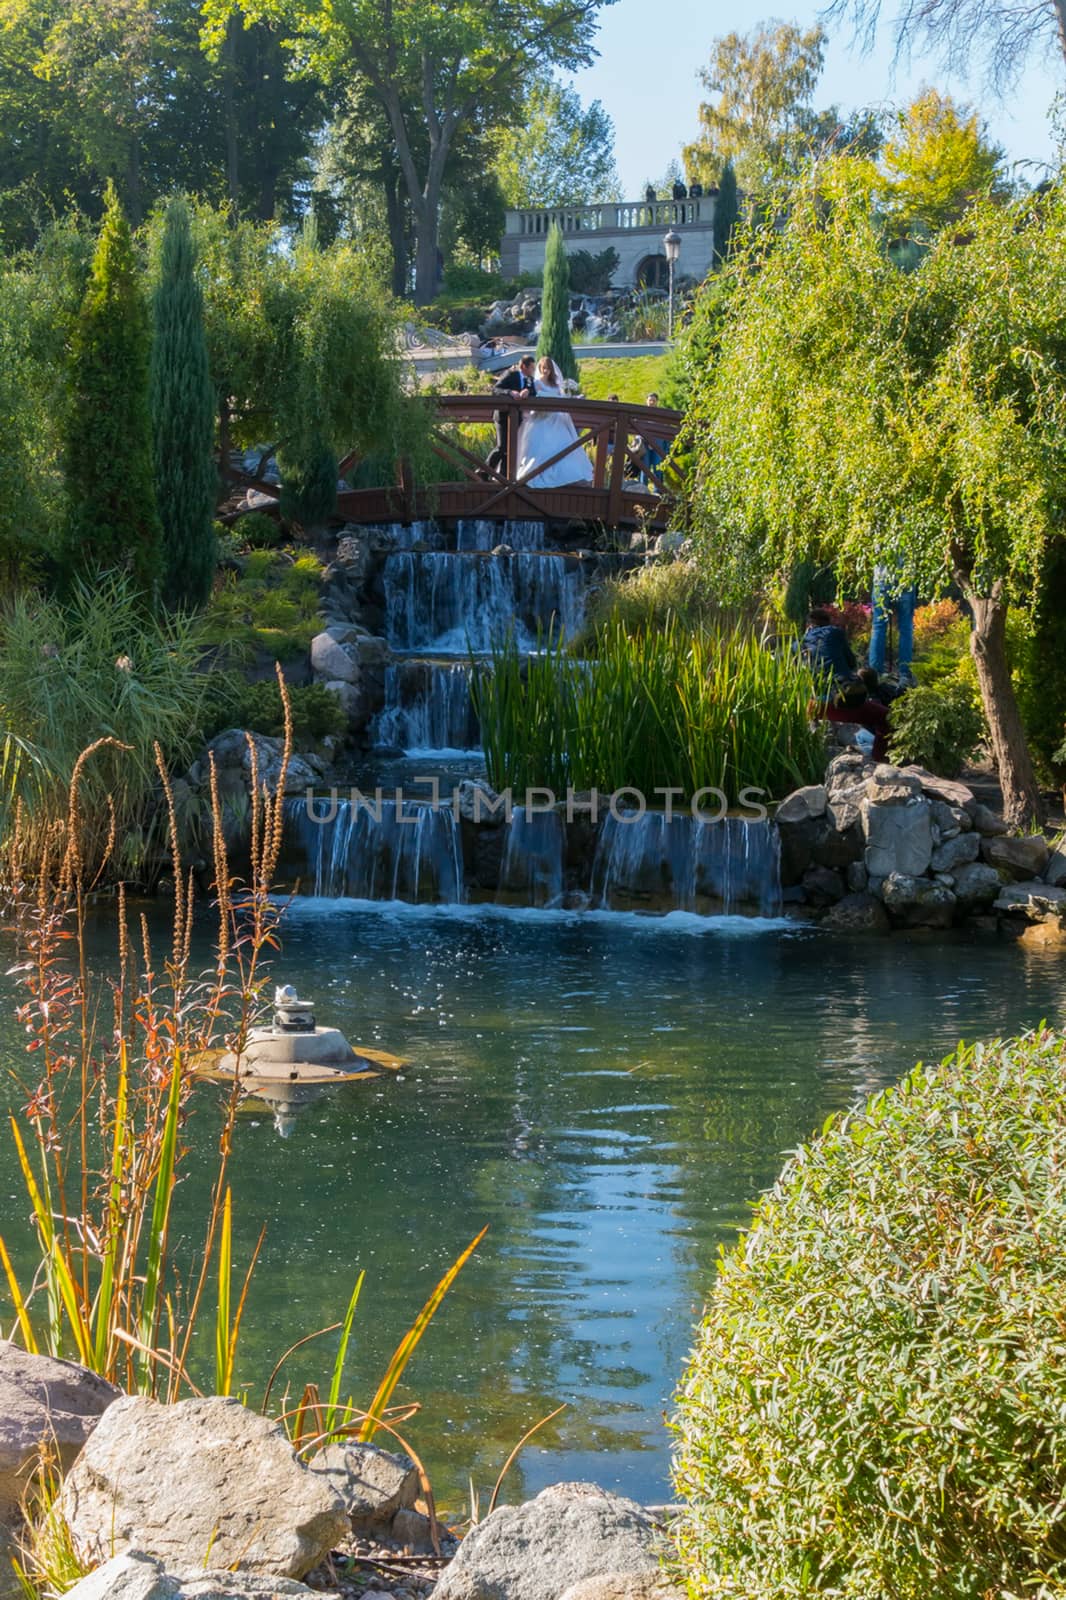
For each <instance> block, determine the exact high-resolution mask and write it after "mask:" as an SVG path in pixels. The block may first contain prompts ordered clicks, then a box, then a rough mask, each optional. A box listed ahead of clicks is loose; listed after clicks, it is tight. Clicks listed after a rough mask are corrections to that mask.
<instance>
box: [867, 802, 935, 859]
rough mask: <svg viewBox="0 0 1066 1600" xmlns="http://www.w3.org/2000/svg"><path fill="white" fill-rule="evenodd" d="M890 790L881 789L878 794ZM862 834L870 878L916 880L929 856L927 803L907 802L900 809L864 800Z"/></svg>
mask: <svg viewBox="0 0 1066 1600" xmlns="http://www.w3.org/2000/svg"><path fill="white" fill-rule="evenodd" d="M892 787H894V786H890V785H884V786H882V790H883V791H884V790H887V789H890V788H892ZM868 792H869V786H868ZM862 821H863V831H864V833H865V836H866V854H865V858H864V859H865V862H866V870H867V872H869V874H870V876H871V877H873V878H887V877H889V876H890V875H891V874H892V873H897V874H900V875H902V876H903V877H920V876H921V874H922V873H923V872H925V871H926V870H927V868H928V866H929V862H930V860H931V858H932V854H933V835H932V828H931V819H930V815H929V802H928V800H923V799H921V798H918V799H915V798H911V799H910V800H908V802H907V803H906V804H904V805H898V804H895V803H893V804H890V805H877V804H875V803H874V802H873V801H871V800H868V799H867V800H864V801H863V806H862Z"/></svg>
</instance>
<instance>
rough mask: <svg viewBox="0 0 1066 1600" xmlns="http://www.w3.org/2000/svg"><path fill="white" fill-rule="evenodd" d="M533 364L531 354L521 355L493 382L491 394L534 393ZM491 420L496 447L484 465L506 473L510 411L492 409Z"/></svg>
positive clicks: (492, 469)
mask: <svg viewBox="0 0 1066 1600" xmlns="http://www.w3.org/2000/svg"><path fill="white" fill-rule="evenodd" d="M533 364H534V363H533V357H532V356H523V357H522V359H521V361H520V362H519V363H518V365H517V367H512V368H511V370H510V372H505V373H504V375H503V377H502V378H501V379H500V381H499V383H494V384H493V386H492V392H493V394H530V395H533V394H536V386H535V385H534V382H533ZM492 420H493V422H494V423H495V425H496V448H495V450H493V451H492V452H491V454H490V455H489V458H488V460H487V461H486V463H485V465H486V466H487V467H488V468H489V469H490V471H492V472H502V473H506V471H507V446H508V442H509V440H510V437H511V412H510V411H494V412H493V413H492Z"/></svg>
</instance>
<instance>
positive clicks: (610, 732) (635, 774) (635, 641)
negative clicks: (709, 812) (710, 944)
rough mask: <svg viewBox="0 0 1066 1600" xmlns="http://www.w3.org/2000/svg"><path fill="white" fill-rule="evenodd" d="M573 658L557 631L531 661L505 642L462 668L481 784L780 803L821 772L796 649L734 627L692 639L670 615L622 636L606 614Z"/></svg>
mask: <svg viewBox="0 0 1066 1600" xmlns="http://www.w3.org/2000/svg"><path fill="white" fill-rule="evenodd" d="M594 646H595V653H594V655H593V656H592V657H591V658H589V659H581V658H579V657H576V656H574V655H573V654H571V653H570V652H569V651H567V650H566V649H564V648H563V647H562V645H561V643H560V642H559V641H558V640H556V639H549V640H548V641H547V648H546V649H544V650H543V651H542V652H541V653H540V654H538V655H535V656H533V657H531V658H528V659H527V658H525V657H524V656H522V655H521V654H520V653H519V651H518V647H517V645H516V643H515V642H514V640H513V639H512V640H509V641H507V642H505V643H502V644H500V645H498V646H497V648H496V649H495V650H494V651H493V654H492V658H491V661H490V662H489V663H488V665H487V667H485V668H483V669H478V668H477V667H475V672H474V681H473V693H474V696H475V702H476V706H477V711H478V715H479V716H480V718H481V726H482V738H483V743H484V748H485V758H486V762H487V766H488V775H489V779H490V781H491V782H492V783H493V784H494V785H495V786H496V788H497V789H504V788H510V789H511V790H512V791H513V792H514V793H515V795H516V796H519V795H521V794H523V793H525V792H526V791H527V790H528V789H531V788H540V787H544V788H549V789H552V790H554V792H555V793H556V794H558V795H560V796H561V795H562V793H563V792H564V791H565V790H566V789H567V788H568V787H569V788H573V789H576V790H588V789H593V788H595V789H599V790H600V792H601V793H602V794H609V793H611V792H613V791H614V790H617V789H621V788H634V789H638V790H639V791H640V792H641V793H642V794H643V795H644V796H645V798H646V800H647V802H648V803H649V804H650V805H654V804H656V799H655V791H656V790H657V789H659V790H666V789H672V790H674V791H675V798H676V799H684V800H686V801H687V800H690V799H691V798H692V796H693V795H695V794H696V793H697V791H698V790H700V789H704V788H712V787H713V788H718V789H721V790H722V791H723V793H724V794H725V795H726V796H727V798H728V800H729V803H730V804H732V805H736V804H738V803H739V802H740V798H741V792H742V791H743V790H744V789H758V790H761V791H762V795H763V797H765V798H768V799H774V800H777V799H781V798H782V797H783V796H784V795H785V794H786V793H788V791H789V790H790V789H794V788H796V787H797V785H800V784H804V783H810V782H812V781H815V780H816V779H817V778H818V777H820V775H821V772H822V770H823V767H824V759H825V758H824V741H823V738H822V735H821V733H820V732H819V730H818V729H817V727H816V726H814V725H812V723H811V719H810V704H811V701H812V700H814V699H815V698H816V688H815V684H814V681H813V679H812V677H811V674H810V672H809V670H808V669H807V667H806V666H805V665H804V664H803V663H802V662H801V661H800V660H799V659H798V658H796V657H795V656H793V655H791V654H789V653H782V652H778V651H774V650H771V649H769V648H767V647H766V646H765V645H764V644H763V643H762V642H761V641H760V639H759V638H758V637H757V636H756V635H755V634H754V633H753V632H752V631H751V630H750V629H749V628H747V627H745V626H743V625H741V624H734V625H732V626H721V627H718V628H714V629H709V630H707V631H704V632H697V633H691V632H689V630H688V629H687V628H685V627H684V626H683V625H682V623H681V622H680V621H679V620H678V619H677V618H673V617H671V618H668V619H667V620H666V621H665V622H664V623H663V624H662V626H661V627H659V628H658V629H657V630H647V631H644V632H640V633H637V634H632V633H630V632H628V631H627V629H626V627H625V626H624V624H623V623H622V622H621V621H620V620H619V619H617V618H615V619H612V620H611V621H609V622H607V623H606V624H604V625H603V626H602V627H601V628H600V629H599V630H598V632H597V633H596V636H595V640H594Z"/></svg>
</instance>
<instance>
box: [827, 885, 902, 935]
mask: <svg viewBox="0 0 1066 1600" xmlns="http://www.w3.org/2000/svg"><path fill="white" fill-rule="evenodd" d="M889 926H890V924H889V920H888V912H887V911H886V910H885V908H884V906H883V905H882V904H881V902H880V900H878V899H877V898H876V896H874V895H872V894H848V895H845V896H844V898H843V900H838V901H837V903H836V905H835V906H833V907H832V908H831V909H830V910H829V911H828V912H827V913H826V915H825V916H824V917H823V918H822V927H823V928H828V929H830V930H831V931H832V932H833V933H888V931H889Z"/></svg>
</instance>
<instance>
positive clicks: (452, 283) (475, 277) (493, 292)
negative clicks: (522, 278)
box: [441, 262, 507, 300]
mask: <svg viewBox="0 0 1066 1600" xmlns="http://www.w3.org/2000/svg"><path fill="white" fill-rule="evenodd" d="M441 289H442V293H443V294H444V295H448V296H450V295H455V296H457V297H459V298H461V299H464V300H469V299H473V298H474V297H475V296H477V295H480V296H481V298H482V299H483V300H502V299H503V297H504V295H505V294H506V292H507V288H506V285H505V283H504V281H503V279H502V278H501V277H500V275H499V273H498V272H486V270H485V268H484V267H475V266H472V265H469V264H457V263H455V262H451V263H450V264H449V265H448V266H446V267H445V269H444V281H443V283H442V285H441Z"/></svg>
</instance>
